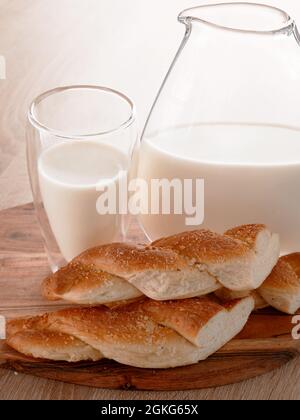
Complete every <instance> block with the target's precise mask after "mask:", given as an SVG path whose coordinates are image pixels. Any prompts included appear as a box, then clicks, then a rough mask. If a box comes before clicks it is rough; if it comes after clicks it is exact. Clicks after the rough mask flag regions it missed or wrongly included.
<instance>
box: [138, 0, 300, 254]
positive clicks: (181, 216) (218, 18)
mask: <svg viewBox="0 0 300 420" xmlns="http://www.w3.org/2000/svg"><path fill="white" fill-rule="evenodd" d="M179 22H181V23H183V24H184V25H185V28H186V31H185V35H184V39H183V42H182V44H181V45H180V48H179V51H178V53H177V55H176V57H175V60H174V62H173V64H172V66H171V68H170V71H169V72H168V74H167V77H166V79H165V81H164V83H163V85H162V88H161V90H160V92H159V94H158V97H157V99H156V101H155V103H154V106H153V109H152V111H151V114H150V117H149V119H148V121H147V124H146V127H145V130H144V133H143V137H142V147H141V155H140V166H139V177H140V178H142V179H144V180H146V181H147V183H148V185H149V184H150V182H151V181H152V180H153V179H160V180H168V181H172V180H173V181H174V179H175V180H181V181H183V180H186V179H190V180H195V179H202V180H203V182H204V197H203V200H204V203H203V207H204V218H203V220H201V221H200V223H198V224H196V225H191V224H187V223H186V220H187V218H186V216H187V214H186V212H185V207H184V206H183V209H182V212H181V213H180V212H178V203H176V201H175V203H174V205H173V207H172V206H171V208H170V210H171V211H170V214H167V213H166V212H164V211H162V210H161V208H160V211H159V212H156V213H155V212H154V213H153V212H150V211H149V212H143V213H144V214H143V215H142V216H141V223H142V225H143V227H144V230H145V232H146V234H147V235H148V237H149V238H150V239H151V240H154V239H156V238H158V237H161V236H164V235H170V234H174V233H177V232H180V231H185V230H189V229H195V228H209V229H212V230H214V231H217V232H224V231H225V230H227V229H228V228H231V227H234V226H238V225H241V224H247V223H264V224H266V225H268V226H269V227H270V229H272V230H273V231H275V232H278V233H279V234H280V235H281V241H282V251H283V252H284V253H286V252H291V251H299V250H300V48H299V44H300V42H299V40H300V37H299V33H298V30H297V27H296V24H295V22H294V21H293V19H291V17H290V16H289V15H288V14H287V13H285V12H284V11H282V10H279V9H277V8H274V7H271V6H266V5H258V4H252V3H221V4H214V5H204V6H199V7H195V8H192V9H188V10H185V11H183V12H182V13H181V14H180V15H179ZM173 186H174V185H173ZM149 191H151V189H150V188H149ZM193 191H195V190H193ZM164 193H165V192H163V190H161V194H162V195H163V194H164ZM193 194H194V193H193ZM191 198H192V199H196V197H194V196H192V197H191ZM183 204H184V203H183ZM175 207H176V208H177V211H175V210H176V209H175ZM202 222H203V223H202Z"/></svg>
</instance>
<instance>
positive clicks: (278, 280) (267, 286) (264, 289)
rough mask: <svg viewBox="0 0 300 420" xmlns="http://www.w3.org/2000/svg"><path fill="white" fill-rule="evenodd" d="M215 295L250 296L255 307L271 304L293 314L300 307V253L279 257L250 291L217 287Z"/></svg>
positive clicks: (226, 298)
mask: <svg viewBox="0 0 300 420" xmlns="http://www.w3.org/2000/svg"><path fill="white" fill-rule="evenodd" d="M215 295H216V296H217V297H218V298H219V299H220V300H221V301H222V302H227V301H231V300H233V299H242V298H245V297H247V296H252V297H253V299H254V300H255V309H263V308H266V307H268V306H272V307H273V308H275V309H278V310H279V311H281V312H284V313H287V314H290V315H294V314H295V313H296V312H297V311H298V309H299V308H300V253H295V254H290V255H286V256H284V257H281V258H280V259H279V261H278V263H277V264H276V266H275V267H274V269H273V271H272V273H271V274H270V275H269V277H268V278H267V279H266V281H264V283H263V284H262V286H261V287H260V288H259V289H257V290H254V291H250V292H234V291H232V290H228V289H225V288H223V289H219V290H217V291H216V292H215Z"/></svg>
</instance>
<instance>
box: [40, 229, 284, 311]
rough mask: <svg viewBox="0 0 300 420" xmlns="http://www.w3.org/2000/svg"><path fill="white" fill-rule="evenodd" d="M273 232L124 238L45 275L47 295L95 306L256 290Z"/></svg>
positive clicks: (275, 245)
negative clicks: (138, 242)
mask: <svg viewBox="0 0 300 420" xmlns="http://www.w3.org/2000/svg"><path fill="white" fill-rule="evenodd" d="M279 248H280V245H279V237H278V235H275V234H271V233H270V232H269V231H268V230H267V228H266V227H265V226H263V225H246V226H241V227H239V228H236V229H232V230H230V231H228V232H226V233H225V235H219V234H216V233H212V232H210V231H207V230H198V231H194V232H186V233H182V234H179V235H175V236H172V237H170V238H165V239H161V240H159V241H156V242H154V243H153V244H152V245H150V246H135V245H130V244H124V243H122V244H121V243H119V244H118V243H116V244H111V245H104V246H100V247H97V248H94V249H91V250H88V251H86V252H84V253H83V254H81V255H80V256H79V257H77V258H75V259H74V260H73V261H72V262H71V263H70V264H69V265H67V266H66V267H64V268H63V269H61V270H59V271H58V272H57V273H56V274H54V275H53V276H50V277H49V278H48V279H46V280H45V282H44V284H43V294H44V296H45V297H46V298H47V299H49V300H59V299H64V300H66V301H70V302H73V303H77V304H84V305H86V304H88V305H99V304H111V303H114V302H119V301H128V300H132V299H137V298H141V297H143V296H147V297H149V298H151V299H154V300H158V301H163V300H174V299H175V300H176V299H186V298H192V297H196V296H204V295H207V294H209V293H212V292H214V291H216V290H218V289H220V288H222V287H225V288H227V289H230V290H233V291H243V292H245V291H249V290H254V289H257V288H258V287H259V286H261V284H262V283H263V281H264V280H265V279H266V277H267V276H268V275H269V274H270V273H271V271H272V269H273V267H274V266H275V264H276V262H277V261H278V258H279Z"/></svg>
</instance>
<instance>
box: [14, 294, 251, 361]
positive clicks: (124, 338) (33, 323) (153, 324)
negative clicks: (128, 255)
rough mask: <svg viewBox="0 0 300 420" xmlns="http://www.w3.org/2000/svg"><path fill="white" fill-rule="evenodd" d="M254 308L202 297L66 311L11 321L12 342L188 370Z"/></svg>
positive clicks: (33, 351) (49, 355) (36, 351)
mask: <svg viewBox="0 0 300 420" xmlns="http://www.w3.org/2000/svg"><path fill="white" fill-rule="evenodd" d="M253 308H254V302H253V299H251V298H246V299H243V300H240V301H236V302H232V303H230V304H228V305H224V306H223V305H221V304H219V303H218V302H217V301H216V300H215V298H212V299H211V300H209V299H208V298H202V299H199V298H196V299H191V300H185V301H176V302H168V303H162V302H161V303H159V302H156V303H155V302H154V303H153V302H151V301H149V300H148V299H145V300H144V301H141V302H137V303H132V304H129V305H126V306H123V307H118V308H114V309H108V308H106V307H103V306H99V307H96V308H75V309H66V310H63V311H59V312H53V313H49V314H45V315H42V316H40V317H33V318H29V319H19V320H12V321H9V322H8V325H7V343H8V345H10V346H11V347H13V348H14V349H16V350H17V351H19V352H21V353H24V354H26V355H27V356H32V357H36V358H45V359H51V360H66V361H70V362H72V361H79V360H100V359H101V358H102V357H104V358H108V359H113V360H116V361H118V362H120V363H123V364H128V365H131V366H137V367H144V368H158V369H159V368H168V367H175V366H184V365H189V364H193V363H197V362H198V361H199V360H205V359H206V358H207V357H209V356H210V355H211V354H213V353H214V352H216V351H217V350H218V349H219V348H221V347H222V346H223V345H224V344H226V343H227V342H228V341H230V340H231V339H232V338H233V337H235V336H236V335H237V334H238V333H239V332H240V331H241V330H242V329H243V327H244V326H245V324H246V322H247V320H248V318H249V316H250V314H251V312H252V310H253Z"/></svg>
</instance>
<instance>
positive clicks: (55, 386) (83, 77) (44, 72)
mask: <svg viewBox="0 0 300 420" xmlns="http://www.w3.org/2000/svg"><path fill="white" fill-rule="evenodd" d="M256 2H258V0H256ZM265 2H267V3H270V4H274V5H277V6H279V7H282V8H285V9H286V10H287V11H289V12H290V13H291V14H292V15H293V16H295V18H296V19H297V20H298V21H299V22H300V2H299V1H297V0H277V1H275V0H265ZM202 3H203V2H202ZM198 4H201V0H151V1H150V0H0V56H1V55H2V56H4V57H5V60H6V66H7V79H6V80H0V210H1V209H5V208H9V207H12V206H15V205H19V204H23V203H26V202H28V201H30V200H31V194H30V190H29V184H28V179H27V174H26V163H25V124H26V109H27V107H28V104H29V103H30V101H31V99H32V98H33V97H34V96H36V95H37V94H39V93H40V92H41V91H44V90H46V89H49V88H53V87H56V86H57V85H65V84H77V83H93V84H100V85H107V86H111V87H114V88H116V89H119V90H121V91H124V93H126V94H128V95H129V96H131V97H132V99H133V100H134V101H135V102H136V104H137V108H138V113H139V120H140V127H142V126H143V124H144V121H145V118H146V116H147V114H148V112H149V109H150V107H151V104H152V102H153V100H154V98H155V95H156V93H157V90H158V88H159V86H160V83H161V81H162V78H163V77H164V75H165V73H166V71H167V69H168V67H169V64H170V62H171V60H172V58H173V56H174V54H175V52H176V49H177V47H178V44H179V42H180V40H181V37H182V35H183V31H184V28H183V27H182V26H181V25H180V24H179V23H177V21H176V17H177V14H178V12H179V11H180V10H181V9H183V8H186V7H190V6H193V5H198ZM299 53H300V50H299ZM298 94H299V93H298ZM0 240H1V238H0ZM0 293H1V291H0ZM299 368H300V360H298V361H295V362H292V363H290V364H289V365H288V366H287V367H285V368H283V369H281V370H279V371H277V372H274V373H271V374H269V375H266V376H264V377H262V378H257V379H254V380H251V381H248V382H245V383H242V384H237V385H233V386H227V387H224V388H219V389H215V390H205V391H193V392H172V393H143V392H140V393H138V392H125V391H124V392H115V391H102V390H93V389H89V388H84V387H79V386H72V385H65V384H61V383H55V382H52V381H46V380H41V379H35V378H32V377H25V376H23V375H20V374H19V375H15V374H14V373H11V372H6V371H3V370H0V398H2V399H16V398H18V399H32V398H34V399H60V398H64V399H110V398H111V399H117V398H125V399H126V398H127V399H141V398H147V399H149V398H151V399H165V398H170V399H189V398H193V399H250V398H251V399H299V398H300V369H299Z"/></svg>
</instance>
